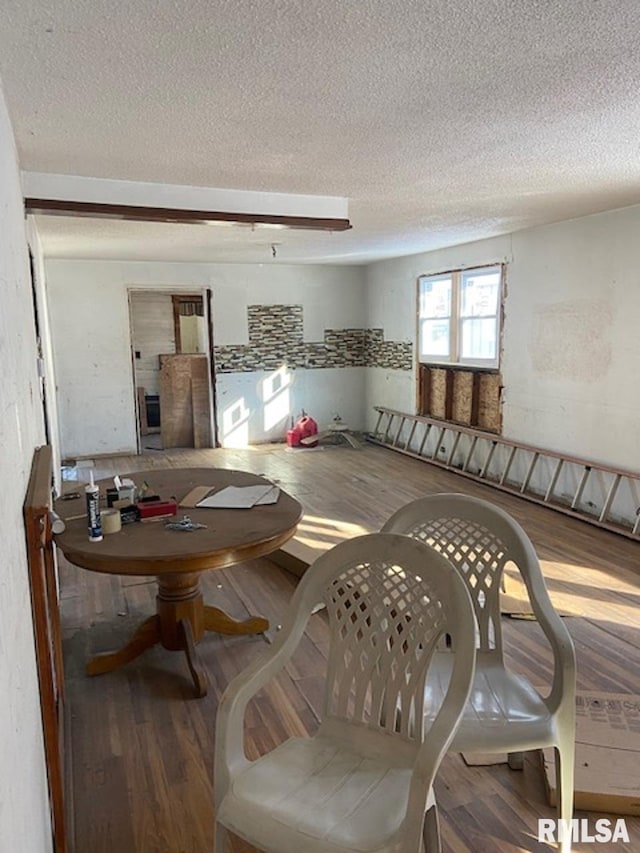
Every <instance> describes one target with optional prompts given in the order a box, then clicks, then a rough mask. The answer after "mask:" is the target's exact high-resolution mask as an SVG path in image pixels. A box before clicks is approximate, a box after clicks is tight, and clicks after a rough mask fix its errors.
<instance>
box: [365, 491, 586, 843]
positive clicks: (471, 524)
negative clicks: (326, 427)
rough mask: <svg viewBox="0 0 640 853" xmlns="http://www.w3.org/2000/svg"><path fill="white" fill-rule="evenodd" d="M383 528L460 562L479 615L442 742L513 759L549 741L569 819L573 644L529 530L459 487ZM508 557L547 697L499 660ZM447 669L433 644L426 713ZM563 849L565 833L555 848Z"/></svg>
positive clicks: (408, 509) (419, 503) (561, 804)
mask: <svg viewBox="0 0 640 853" xmlns="http://www.w3.org/2000/svg"><path fill="white" fill-rule="evenodd" d="M382 530H383V532H386V533H404V534H405V535H408V536H411V537H414V538H415V539H417V540H419V541H421V542H424V543H426V544H427V545H429V546H431V547H432V548H434V549H435V550H436V551H438V552H439V553H441V554H443V555H444V556H445V557H446V558H447V559H448V560H449V561H450V562H451V563H452V564H453V565H454V566H455V567H456V568H457V569H458V571H459V573H460V576H461V577H462V578H464V580H465V582H466V584H467V588H468V590H469V592H470V594H471V599H472V601H473V605H474V609H475V615H476V623H477V652H476V671H475V677H474V681H473V686H472V689H471V696H470V700H469V703H468V704H467V707H466V708H465V711H464V714H463V717H462V721H461V723H460V725H459V727H458V729H457V731H456V733H455V735H454V738H453V740H452V741H451V745H450V747H449V749H450V750H451V751H455V752H474V751H476V752H489V753H496V752H506V753H508V755H509V764H510V766H511V767H512V768H513V769H521V768H522V766H523V755H522V753H523V751H526V750H530V749H542V748H545V747H550V746H553V747H555V756H556V777H557V785H558V794H557V797H558V817H559V818H563V819H564V820H566V821H570V820H571V816H572V813H573V774H574V750H575V690H576V659H575V651H574V647H573V642H572V640H571V636H570V635H569V632H568V631H567V629H566V627H565V625H564V624H563V622H562V620H561V619H560V617H559V616H558V614H557V613H556V611H555V610H554V608H553V605H552V604H551V601H550V599H549V595H548V593H547V588H546V585H545V582H544V577H543V575H542V570H541V569H540V564H539V562H538V558H537V556H536V553H535V550H534V547H533V545H532V543H531V540H530V539H529V537H528V536H527V534H526V533H525V532H524V530H523V529H522V527H521V526H520V525H519V524H518V523H517V522H516V521H515V519H513V518H511V516H510V515H509V514H508V513H506V512H504V511H503V510H502V509H500V508H499V507H497V506H494V505H493V504H490V503H488V502H487V501H483V500H480V499H479V498H474V497H469V496H467V495H457V494H436V495H430V496H429V497H425V498H420V499H418V500H415V501H412V502H411V503H410V504H408V505H407V506H404V507H402V508H401V509H400V510H398V512H396V513H395V514H394V515H393V516H392V517H391V518H390V519H389V520H388V521H387V523H386V524H385V525H384V527H383V528H382ZM510 563H513V564H515V566H516V567H517V568H518V569H519V571H520V574H521V576H522V579H523V581H524V583H525V585H526V588H527V592H528V594H529V600H530V603H531V607H532V610H533V612H534V614H535V616H536V618H537V620H538V623H539V625H540V627H541V628H542V630H543V632H544V634H545V636H546V638H547V640H548V641H549V643H550V645H551V648H552V650H553V656H554V675H553V683H552V686H551V692H550V694H549V696H548V698H546V699H543V698H542V697H541V696H540V694H539V693H538V692H537V691H536V690H535V689H534V688H533V687H532V685H531V684H530V683H529V681H528V680H527V679H526V678H524V677H522V676H520V675H516V674H515V673H513V672H511V671H510V670H509V669H507V667H506V666H505V663H504V659H503V651H502V630H501V617H500V587H501V580H502V574H503V571H504V568H505V566H506V565H507V564H510ZM450 670H451V656H450V654H449V651H448V650H447V649H446V648H441V649H440V650H438V653H437V654H436V659H435V661H434V665H433V666H432V668H431V670H430V673H429V679H428V682H427V693H426V714H427V719H430V718H431V717H432V716H433V713H434V709H436V708H437V707H438V706H439V703H440V701H441V696H442V694H443V691H444V690H445V689H446V685H447V682H448V678H449V673H450ZM566 825H567V826H568V825H569V824H566ZM569 849H570V841H569V840H568V839H567V840H566V841H565V842H564V843H563V845H562V850H563V851H568V850H569Z"/></svg>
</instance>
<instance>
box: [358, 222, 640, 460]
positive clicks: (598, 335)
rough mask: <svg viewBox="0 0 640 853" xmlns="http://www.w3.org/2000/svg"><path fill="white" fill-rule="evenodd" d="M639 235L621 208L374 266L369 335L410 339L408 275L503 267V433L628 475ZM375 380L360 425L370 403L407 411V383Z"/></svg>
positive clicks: (638, 437)
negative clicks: (378, 332) (377, 331)
mask: <svg viewBox="0 0 640 853" xmlns="http://www.w3.org/2000/svg"><path fill="white" fill-rule="evenodd" d="M639 234H640V207H630V208H625V209H623V210H618V211H612V212H608V213H602V214H597V215H595V216H589V217H583V218H580V219H575V220H571V221H567V222H562V223H559V224H556V225H549V226H545V227H543V228H535V229H529V230H526V231H520V232H517V233H515V234H512V235H507V236H504V237H497V238H494V239H490V240H484V241H480V242H477V243H470V244H466V245H462V246H454V247H452V248H449V249H443V250H440V251H437V252H430V253H426V254H422V255H414V256H412V257H408V258H402V259H397V260H393V261H385V262H381V263H377V264H373V265H371V266H370V267H368V268H367V299H368V325H369V326H375V325H384V326H385V334H386V335H387V337H394V338H396V336H399V337H400V338H401V339H404V340H411V341H415V333H416V324H415V311H416V309H415V287H416V279H417V277H418V276H419V275H422V274H429V273H435V272H439V271H442V270H447V269H455V268H457V267H464V266H474V265H479V264H488V263H494V262H506V263H507V296H506V300H505V320H504V339H503V355H502V376H503V381H504V388H505V390H504V408H503V433H504V435H505V436H506V437H508V438H512V439H516V440H518V441H522V442H526V443H529V444H533V445H538V446H540V447H542V448H546V449H549V450H556V451H559V452H562V453H566V454H572V455H575V456H581V457H585V458H587V459H592V460H594V461H598V462H601V463H603V464H610V465H614V466H621V467H624V468H629V469H631V470H638V464H639V463H638V460H639V459H640V430H638V429H637V428H636V425H637V423H638V420H639V418H640V383H638V381H637V380H636V378H635V373H636V371H637V365H638V362H639V360H640V336H639V335H638V330H637V326H638V318H639V317H640V240H639V239H638V235H639ZM387 317H388V318H391V317H393V318H394V319H393V325H392V324H391V322H392V321H391V319H389V320H387V321H385V318H387ZM375 373H377V374H378V376H375V375H373V376H372V377H371V379H370V381H369V382H368V387H367V400H366V406H367V418H368V423H369V425H371V424H372V422H373V413H372V406H374V405H376V404H377V405H389V406H392V407H394V408H398V409H401V410H403V411H407V412H414V411H415V383H414V380H415V377H414V376H413V374H412V376H411V380H408V378H407V377H399V378H395V377H393V378H392V381H391V380H388V379H386V378H385V377H384V376H383V375H382V373H381V371H376V372H375Z"/></svg>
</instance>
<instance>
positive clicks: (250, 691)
mask: <svg viewBox="0 0 640 853" xmlns="http://www.w3.org/2000/svg"><path fill="white" fill-rule="evenodd" d="M290 612H291V611H290ZM310 615H311V613H310V611H309V612H308V613H304V612H303V613H300V612H298V613H297V614H296V615H295V619H294V620H293V621H292V622H291V624H290V625H288V626H284V627H283V628H282V630H281V631H280V633H279V634H278V637H277V639H276V641H275V643H274V644H273V646H272V647H271V648H270V649H267V650H266V651H265V652H264V653H263V654H261V655H259V657H257V658H256V659H255V660H254V661H253V662H252V663H251V664H249V666H248V667H246V668H245V669H244V670H243V671H242V672H241V673H239V674H238V675H237V676H236V677H235V678H234V679H233V680H232V681H231V682H230V684H229V685H228V687H227V689H226V690H225V692H224V694H223V696H222V699H221V700H220V704H219V705H218V713H217V718H216V736H215V742H216V744H217V748H216V762H215V782H216V785H215V787H216V803H217V804H219V803H220V802H221V800H222V798H223V797H224V794H225V793H226V791H227V789H228V786H229V781H230V779H231V777H232V775H233V774H234V771H236V770H237V769H238V768H239V767H241V766H242V765H243V764H244V763H246V761H247V759H246V756H245V752H244V716H245V711H246V708H247V705H248V704H249V701H250V700H251V698H252V697H253V696H255V694H256V693H257V692H258V691H259V690H260V689H261V688H262V687H264V685H265V684H267V682H269V681H270V680H271V679H272V678H273V676H274V675H276V674H277V673H278V672H279V671H280V670H281V669H283V667H284V666H285V664H286V663H287V662H288V660H289V659H290V658H291V656H292V654H293V652H294V651H295V649H296V647H297V646H298V643H299V642H300V639H301V637H302V634H303V632H304V629H305V627H306V625H307V621H308V618H309V616H310Z"/></svg>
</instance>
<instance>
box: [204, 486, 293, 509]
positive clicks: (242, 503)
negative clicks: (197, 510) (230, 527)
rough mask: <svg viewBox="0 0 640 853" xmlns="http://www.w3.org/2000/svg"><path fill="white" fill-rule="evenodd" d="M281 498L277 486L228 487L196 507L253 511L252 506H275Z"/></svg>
mask: <svg viewBox="0 0 640 853" xmlns="http://www.w3.org/2000/svg"><path fill="white" fill-rule="evenodd" d="M279 497H280V489H279V488H278V487H277V486H272V485H264V486H227V487H226V488H224V489H220V491H219V492H214V494H212V495H209V496H208V497H206V498H203V500H201V501H198V503H197V504H196V506H198V507H208V508H212V509H251V507H252V506H264V505H265V504H274V503H276V502H277V500H278V498H279Z"/></svg>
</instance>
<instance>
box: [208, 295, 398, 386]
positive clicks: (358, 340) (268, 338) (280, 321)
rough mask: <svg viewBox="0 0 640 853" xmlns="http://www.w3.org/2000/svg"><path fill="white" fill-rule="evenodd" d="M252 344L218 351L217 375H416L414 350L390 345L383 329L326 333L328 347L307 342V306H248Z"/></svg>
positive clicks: (221, 348) (324, 342)
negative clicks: (374, 370)
mask: <svg viewBox="0 0 640 853" xmlns="http://www.w3.org/2000/svg"><path fill="white" fill-rule="evenodd" d="M247 326H248V332H249V343H248V344H232V345H230V346H216V347H214V353H215V359H216V372H217V373H252V372H254V371H259V370H277V369H278V368H279V367H282V366H283V365H286V366H287V367H290V368H296V367H298V368H306V369H307V370H318V369H321V368H327V367H384V368H387V369H396V370H411V369H412V367H413V344H411V343H407V342H404V341H385V339H384V330H383V329H325V331H324V339H323V341H321V342H320V341H318V342H314V341H305V340H304V339H303V338H304V336H303V308H302V305H249V306H247Z"/></svg>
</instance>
